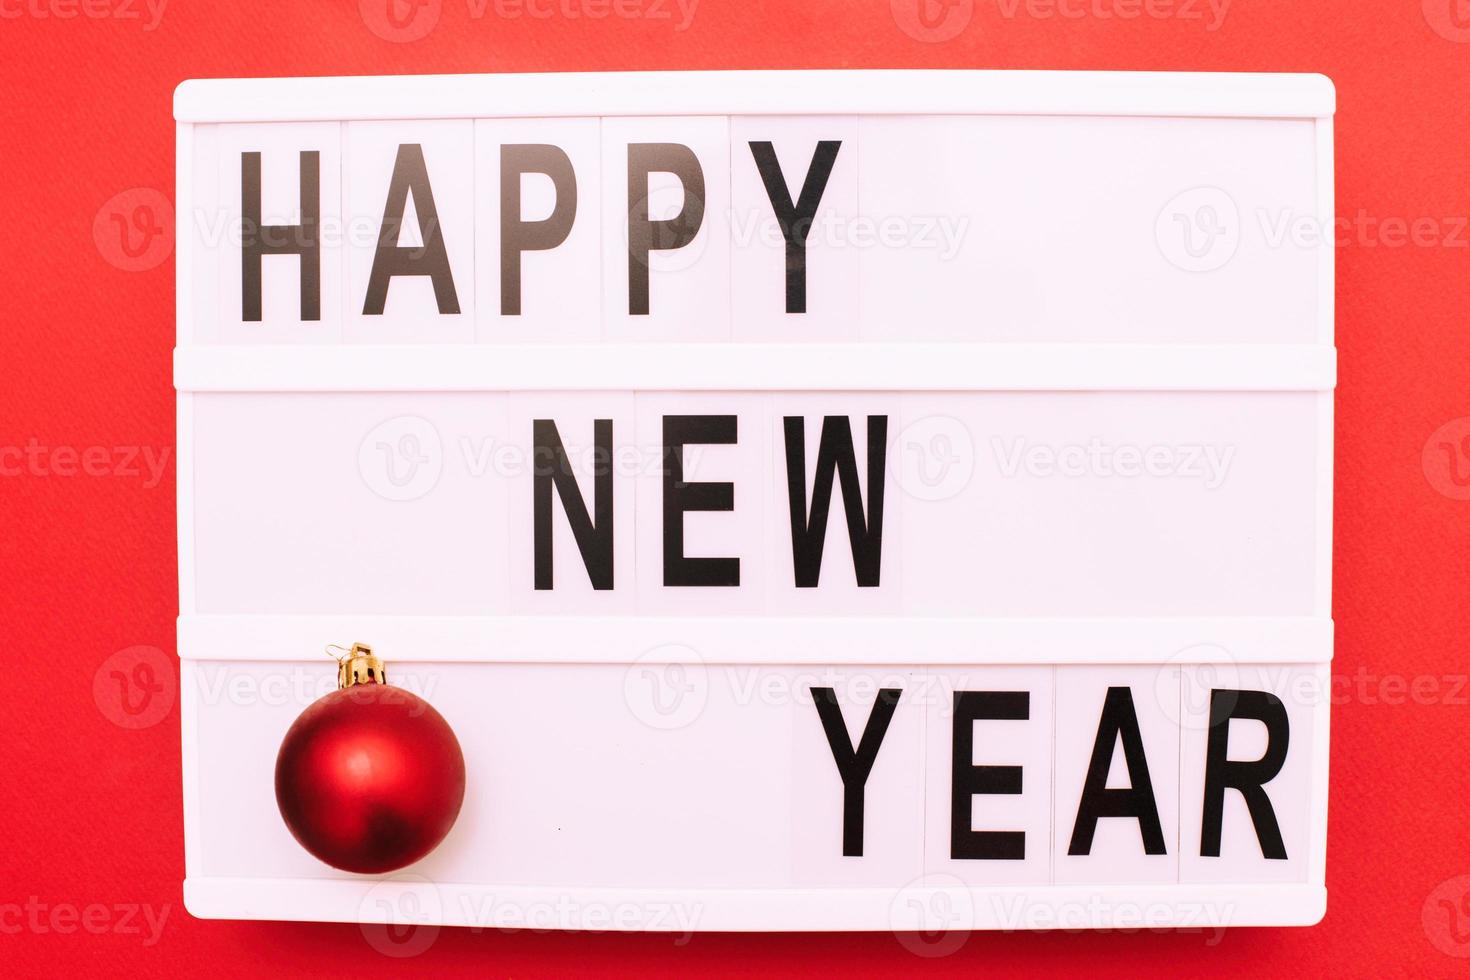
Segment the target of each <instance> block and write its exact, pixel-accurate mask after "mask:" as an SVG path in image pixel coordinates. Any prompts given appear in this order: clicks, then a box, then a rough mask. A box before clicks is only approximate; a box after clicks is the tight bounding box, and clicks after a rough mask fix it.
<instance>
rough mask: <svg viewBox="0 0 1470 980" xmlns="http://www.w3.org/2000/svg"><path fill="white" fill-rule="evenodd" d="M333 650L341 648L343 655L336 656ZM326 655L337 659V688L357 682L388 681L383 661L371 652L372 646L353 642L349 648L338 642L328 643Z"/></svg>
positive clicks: (378, 682)
mask: <svg viewBox="0 0 1470 980" xmlns="http://www.w3.org/2000/svg"><path fill="white" fill-rule="evenodd" d="M333 650H342V651H343V655H342V656H337V654H335V653H333V652H332V651H333ZM327 655H328V656H329V657H332V658H334V659H335V660H336V661H337V687H338V689H339V690H346V689H347V688H349V687H354V686H356V685H358V684H386V683H388V671H387V669H386V668H385V667H384V666H383V661H382V660H381V659H380V658H379V657H377V656H375V655H374V654H373V650H372V647H369V646H368V645H367V644H366V643H354V644H352V648H351V649H348V648H347V647H344V646H342V645H341V644H340V643H328V644H327Z"/></svg>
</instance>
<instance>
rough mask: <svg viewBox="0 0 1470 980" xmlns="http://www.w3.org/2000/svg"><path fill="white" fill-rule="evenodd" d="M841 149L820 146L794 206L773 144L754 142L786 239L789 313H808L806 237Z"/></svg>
mask: <svg viewBox="0 0 1470 980" xmlns="http://www.w3.org/2000/svg"><path fill="white" fill-rule="evenodd" d="M841 146H842V141H841V140H821V141H819V142H818V143H817V151H816V153H814V154H812V162H811V165H810V166H809V167H807V171H806V180H805V181H803V182H802V185H801V196H800V197H798V198H797V199H796V203H795V204H792V203H791V192H790V191H789V190H788V189H787V187H786V178H785V177H783V176H782V175H781V164H780V162H779V161H777V159H776V148H775V147H774V146H772V145H771V144H770V143H769V142H756V141H751V144H750V154H751V156H753V157H755V166H756V169H757V170H759V171H760V175H761V182H762V183H764V184H765V185H766V196H767V197H769V198H770V199H771V209H772V210H773V211H775V212H776V221H777V222H778V223H779V224H780V225H781V234H782V236H783V237H784V238H785V239H786V312H787V313H805V312H806V236H807V234H808V232H810V231H811V230H812V222H813V221H815V220H816V217H817V205H818V204H820V203H821V201H822V192H823V191H824V190H826V189H827V178H829V177H831V176H832V164H834V163H835V162H836V161H837V151H838V149H839V148H840V147H841Z"/></svg>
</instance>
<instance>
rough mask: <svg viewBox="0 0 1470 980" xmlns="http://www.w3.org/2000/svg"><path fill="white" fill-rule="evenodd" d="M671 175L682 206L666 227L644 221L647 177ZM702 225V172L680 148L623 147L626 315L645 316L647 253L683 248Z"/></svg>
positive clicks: (658, 145)
mask: <svg viewBox="0 0 1470 980" xmlns="http://www.w3.org/2000/svg"><path fill="white" fill-rule="evenodd" d="M651 173H666V174H673V175H674V176H675V177H678V178H679V183H680V184H682V185H683V186H684V206H683V207H682V208H680V210H679V213H678V214H676V215H674V217H672V218H669V219H668V220H667V221H650V220H649V218H648V175H649V174H651ZM702 224H704V170H702V169H701V168H700V166H699V159H698V158H697V157H696V156H695V155H694V151H693V150H691V149H689V147H687V146H685V145H684V144H682V143H632V144H629V146H628V313H629V314H631V315H633V316H646V315H647V314H648V253H649V252H651V251H662V250H666V249H672V248H683V247H684V246H685V245H688V244H689V243H690V242H692V241H694V236H695V235H697V234H699V226H700V225H702Z"/></svg>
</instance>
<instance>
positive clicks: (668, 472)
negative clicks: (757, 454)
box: [664, 415, 740, 586]
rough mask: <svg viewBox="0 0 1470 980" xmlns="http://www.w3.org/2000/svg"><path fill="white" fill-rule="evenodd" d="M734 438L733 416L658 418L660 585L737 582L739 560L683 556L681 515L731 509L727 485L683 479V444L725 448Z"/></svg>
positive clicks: (731, 492)
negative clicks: (660, 457) (661, 465)
mask: <svg viewBox="0 0 1470 980" xmlns="http://www.w3.org/2000/svg"><path fill="white" fill-rule="evenodd" d="M735 439H736V417H735V416H734V415H666V416H664V585H716V586H718V585H739V584H740V559H739V558H688V557H686V556H685V555H684V514H685V513H686V512H687V511H691V510H734V509H735V485H734V484H732V483H686V482H685V481H684V447H685V445H687V444H689V443H691V442H692V443H703V444H708V445H723V446H728V445H732V444H734V442H735Z"/></svg>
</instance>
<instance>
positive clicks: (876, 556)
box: [785, 415, 888, 589]
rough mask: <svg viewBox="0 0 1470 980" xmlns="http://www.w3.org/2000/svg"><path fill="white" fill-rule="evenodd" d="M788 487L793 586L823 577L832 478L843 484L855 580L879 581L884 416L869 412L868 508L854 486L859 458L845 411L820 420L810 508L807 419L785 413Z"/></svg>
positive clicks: (805, 585)
mask: <svg viewBox="0 0 1470 980" xmlns="http://www.w3.org/2000/svg"><path fill="white" fill-rule="evenodd" d="M785 427H786V491H787V497H788V498H789V500H790V505H791V558H792V565H793V567H794V569H795V572H796V587H797V588H799V589H814V588H816V586H817V582H818V580H819V579H820V578H821V576H822V548H823V545H825V544H826V540H827V511H828V510H829V508H830V507H831V505H832V481H833V476H834V474H835V476H836V478H837V479H838V480H840V481H841V483H842V507H843V510H845V511H846V512H847V539H848V541H849V542H850V543H851V545H852V565H853V570H854V571H855V572H856V573H857V584H858V585H859V586H863V587H866V588H873V587H876V586H877V585H878V581H879V577H880V575H881V572H882V565H883V480H884V475H885V470H884V462H885V460H886V459H887V457H888V416H886V415H870V416H868V511H867V514H866V515H864V514H863V498H862V492H861V488H860V487H859V485H858V470H857V457H856V453H855V451H854V450H853V447H852V426H851V425H849V424H848V421H847V416H845V415H829V416H827V417H826V418H825V419H823V421H822V441H821V443H820V444H819V445H818V447H817V471H816V480H815V482H814V483H813V485H812V508H811V515H810V518H808V515H807V507H806V441H805V419H803V418H801V417H800V416H789V415H788V416H787V417H786V419H785Z"/></svg>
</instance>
